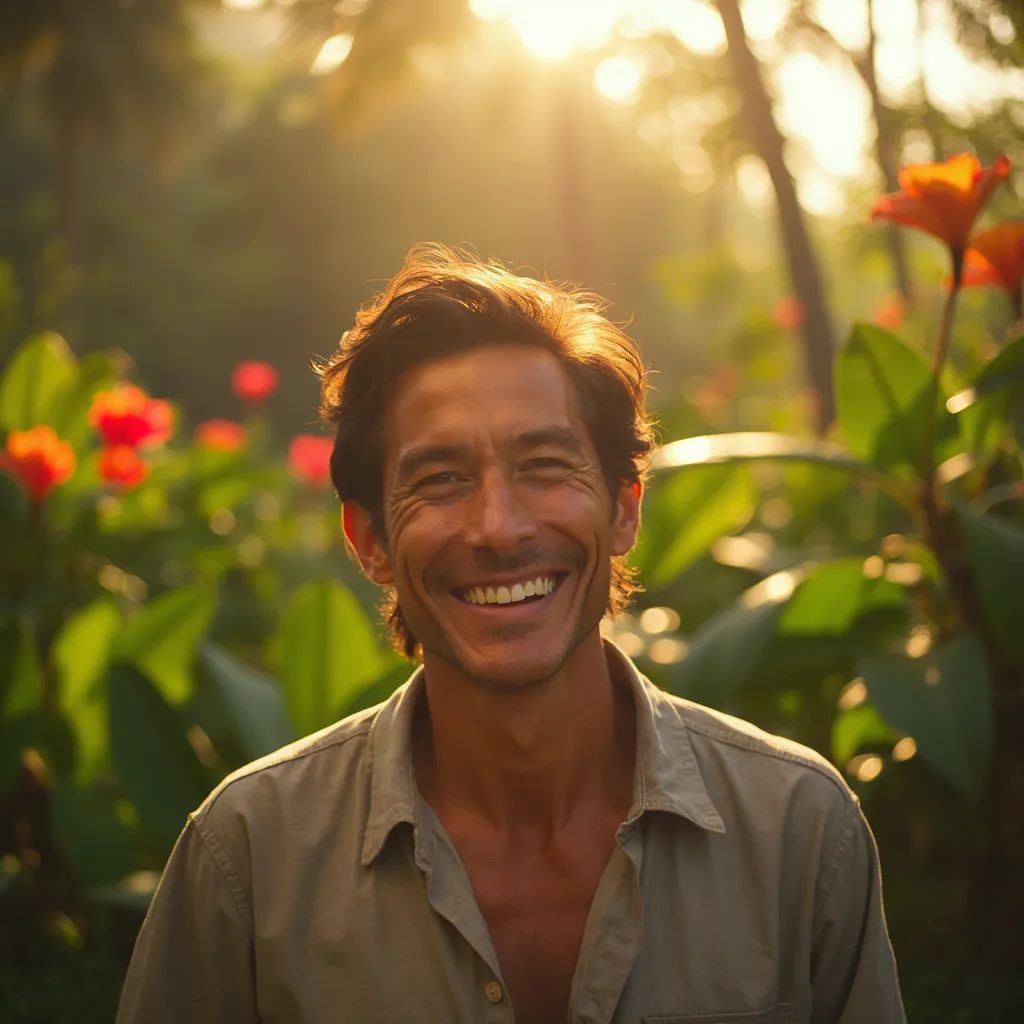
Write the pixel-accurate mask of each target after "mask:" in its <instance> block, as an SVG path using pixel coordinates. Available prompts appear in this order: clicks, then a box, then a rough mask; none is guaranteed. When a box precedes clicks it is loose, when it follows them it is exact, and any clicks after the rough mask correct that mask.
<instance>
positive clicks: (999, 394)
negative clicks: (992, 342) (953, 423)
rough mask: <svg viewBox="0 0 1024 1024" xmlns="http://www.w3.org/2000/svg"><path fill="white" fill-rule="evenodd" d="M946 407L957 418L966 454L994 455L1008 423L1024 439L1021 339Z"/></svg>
mask: <svg viewBox="0 0 1024 1024" xmlns="http://www.w3.org/2000/svg"><path fill="white" fill-rule="evenodd" d="M947 407H948V408H949V410H950V411H951V412H955V413H956V414H957V417H956V418H957V422H958V423H959V425H960V431H961V434H962V436H963V438H964V442H965V445H966V447H967V449H968V451H971V452H974V453H976V454H980V455H982V456H991V455H994V454H995V452H997V451H998V450H999V448H1000V446H1001V444H1002V441H1003V438H1004V437H1005V436H1006V431H1007V428H1008V425H1009V423H1010V421H1011V420H1014V421H1015V422H1016V426H1017V430H1018V433H1019V435H1020V436H1024V337H1021V338H1018V339H1017V340H1016V341H1013V342H1011V343H1010V344H1009V345H1007V346H1006V347H1005V348H1003V349H1001V350H1000V352H999V353H998V355H996V357H995V358H994V359H992V361H991V362H989V363H988V364H986V366H984V367H983V368H982V370H981V372H980V373H979V374H978V376H977V377H976V378H975V380H974V383H973V384H972V385H971V387H969V388H965V389H964V390H963V391H960V392H958V393H957V394H955V395H953V397H952V398H950V400H949V402H948V403H947Z"/></svg>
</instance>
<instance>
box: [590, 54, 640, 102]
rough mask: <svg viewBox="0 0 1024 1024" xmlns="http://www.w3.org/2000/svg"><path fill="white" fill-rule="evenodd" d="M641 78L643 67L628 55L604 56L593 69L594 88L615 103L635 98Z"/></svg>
mask: <svg viewBox="0 0 1024 1024" xmlns="http://www.w3.org/2000/svg"><path fill="white" fill-rule="evenodd" d="M643 79H644V72H643V68H641V67H640V65H639V64H637V62H636V61H635V60H631V59H630V58H629V57H606V58H605V59H604V60H603V61H601V63H600V64H598V65H597V67H596V68H595V69H594V88H595V89H597V91H598V92H599V93H600V94H601V95H602V96H604V97H605V98H606V99H609V100H613V101H614V102H616V103H630V102H631V101H632V100H634V99H636V97H637V95H638V94H639V92H640V86H641V84H642V83H643Z"/></svg>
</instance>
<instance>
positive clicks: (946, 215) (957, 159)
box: [871, 153, 1010, 258]
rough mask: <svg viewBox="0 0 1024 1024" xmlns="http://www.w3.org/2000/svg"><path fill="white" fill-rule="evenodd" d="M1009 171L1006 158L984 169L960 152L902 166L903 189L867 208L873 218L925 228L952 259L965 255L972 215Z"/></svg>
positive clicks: (977, 162) (1000, 158)
mask: <svg viewBox="0 0 1024 1024" xmlns="http://www.w3.org/2000/svg"><path fill="white" fill-rule="evenodd" d="M1009 174H1010V161H1009V160H1007V159H1006V157H1005V156H1000V157H998V158H997V159H996V162H995V163H994V164H993V165H992V166H991V167H982V166H981V162H980V161H979V160H978V158H977V157H976V156H975V155H974V154H973V153H960V154H959V155H958V156H954V157H950V159H948V160H944V161H942V162H941V163H934V164H910V165H908V166H906V167H903V168H901V169H900V176H899V180H900V188H901V191H899V192H891V193H889V195H885V196H882V197H881V198H880V199H879V200H878V201H877V202H876V203H875V205H874V207H873V208H872V210H871V219H872V220H891V221H893V222H894V223H896V224H906V225H908V226H909V227H912V228H918V229H919V230H920V231H926V232H927V233H928V234H930V235H934V236H935V237H936V238H939V239H941V240H942V241H943V242H945V243H946V245H948V246H949V247H950V249H951V250H952V251H953V253H954V258H955V257H956V256H957V254H961V253H963V251H964V248H965V247H966V245H967V238H968V236H969V235H970V233H971V228H972V226H973V225H974V221H975V218H976V217H977V216H978V214H979V213H980V212H981V209H982V207H983V206H984V205H985V203H987V202H988V198H989V196H990V195H991V194H992V191H993V189H994V188H995V187H996V185H998V184H999V182H1001V181H1002V180H1003V179H1004V178H1007V177H1009Z"/></svg>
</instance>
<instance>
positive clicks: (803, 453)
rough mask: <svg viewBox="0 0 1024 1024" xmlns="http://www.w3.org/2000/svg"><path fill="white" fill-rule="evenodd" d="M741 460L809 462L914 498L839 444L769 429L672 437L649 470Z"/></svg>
mask: <svg viewBox="0 0 1024 1024" xmlns="http://www.w3.org/2000/svg"><path fill="white" fill-rule="evenodd" d="M744 462H795V463H809V464H811V465H817V466H822V467H825V468H828V469H836V470H840V471H841V472H844V473H848V474H850V475H852V476H856V477H860V478H861V479H863V480H864V481H865V482H866V483H870V484H873V485H874V486H876V487H880V488H881V489H882V490H884V491H887V492H888V493H890V494H891V495H892V496H893V497H894V498H896V500H897V501H900V502H903V503H904V504H908V503H912V502H913V499H914V496H913V493H912V492H911V491H910V490H909V488H908V487H907V484H906V483H905V482H904V481H903V480H900V479H899V478H897V477H894V476H892V475H891V474H889V473H886V472H884V471H883V470H881V469H879V468H878V467H877V466H873V465H871V464H870V463H867V462H862V461H860V460H859V459H856V458H852V457H851V456H850V453H849V452H847V451H846V450H845V449H843V448H841V447H840V446H839V445H835V444H830V443H828V442H827V441H816V440H814V439H812V438H803V437H791V436H790V435H788V434H776V433H772V432H771V431H756V430H755V431H741V432H738V433H732V434H705V435H702V436H700V437H687V438H684V439H683V440H681V441H672V442H670V443H669V444H666V445H663V446H662V447H661V448H659V449H658V450H657V451H656V452H655V453H654V456H653V458H652V459H651V470H652V472H654V473H662V472H664V471H666V470H673V469H685V468H687V467H696V466H708V465H717V464H733V463H744Z"/></svg>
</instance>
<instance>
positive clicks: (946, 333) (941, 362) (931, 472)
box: [921, 250, 964, 496]
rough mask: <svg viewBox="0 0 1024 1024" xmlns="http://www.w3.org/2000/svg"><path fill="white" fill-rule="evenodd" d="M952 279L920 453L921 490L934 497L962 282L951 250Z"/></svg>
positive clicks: (957, 255)
mask: <svg viewBox="0 0 1024 1024" xmlns="http://www.w3.org/2000/svg"><path fill="white" fill-rule="evenodd" d="M952 256H953V280H952V282H951V284H950V286H949V294H948V295H947V296H946V301H945V303H943V306H942V319H941V320H940V321H939V337H938V341H937V342H936V345H935V356H934V358H933V360H932V379H931V384H930V386H929V388H928V405H927V408H926V409H925V431H924V445H923V450H922V452H921V479H922V483H923V485H924V490H925V491H926V492H927V493H929V494H932V495H933V496H934V489H935V444H936V441H937V434H938V430H937V427H938V415H939V414H938V409H937V405H938V401H939V395H940V394H941V393H942V386H941V380H942V368H943V367H944V366H945V365H946V359H947V357H948V356H949V345H950V340H951V339H952V337H953V319H954V315H955V313H956V300H957V298H958V296H959V295H960V286H961V284H962V283H963V268H964V256H963V253H962V252H957V251H956V250H953V253H952Z"/></svg>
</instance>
